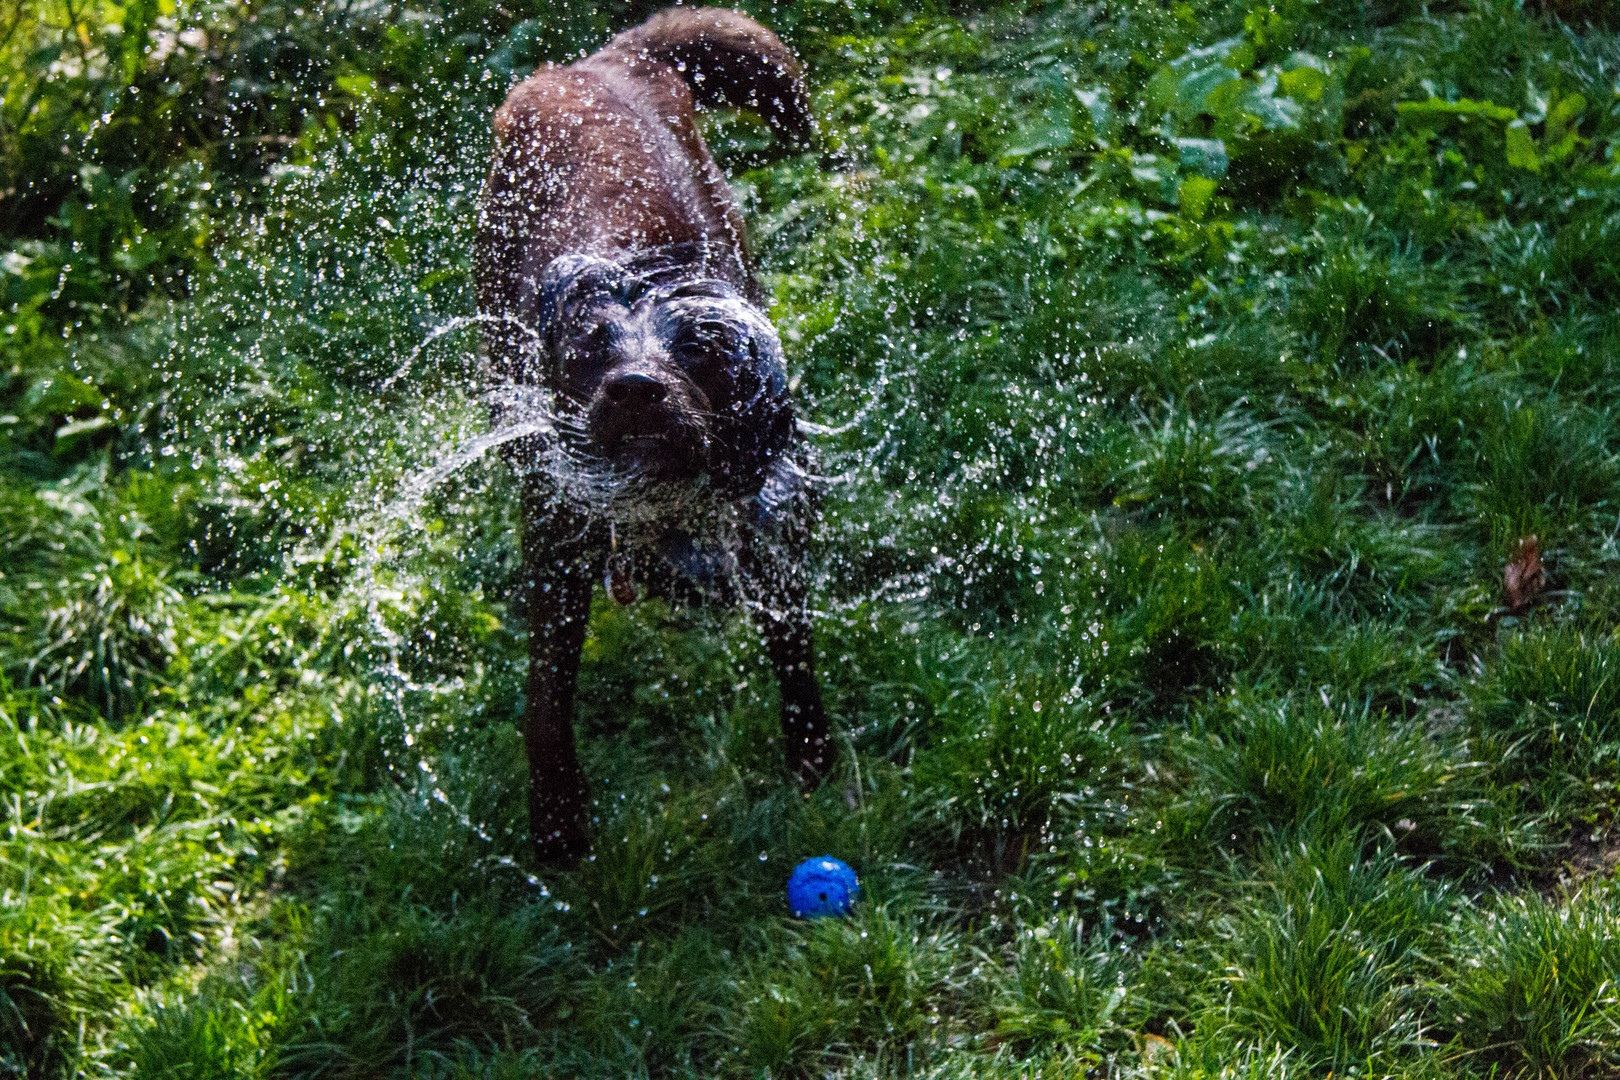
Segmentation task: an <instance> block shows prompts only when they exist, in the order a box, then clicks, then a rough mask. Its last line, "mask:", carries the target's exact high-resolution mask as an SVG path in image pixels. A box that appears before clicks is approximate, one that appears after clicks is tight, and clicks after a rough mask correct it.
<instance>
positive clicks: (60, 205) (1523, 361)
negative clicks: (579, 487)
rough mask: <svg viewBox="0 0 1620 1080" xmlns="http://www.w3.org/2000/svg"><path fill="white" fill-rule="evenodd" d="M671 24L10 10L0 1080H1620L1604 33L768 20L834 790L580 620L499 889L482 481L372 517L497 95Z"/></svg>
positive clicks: (507, 719) (467, 351) (751, 151)
mask: <svg viewBox="0 0 1620 1080" xmlns="http://www.w3.org/2000/svg"><path fill="white" fill-rule="evenodd" d="M8 10H9V9H8ZM650 10H651V5H648V4H644V3H639V2H638V3H627V2H616V3H613V4H608V5H597V6H595V7H593V8H592V9H591V10H590V11H588V12H587V11H585V10H584V9H580V10H575V9H574V7H573V6H572V5H562V6H557V5H550V6H547V5H537V4H532V3H529V4H523V3H520V4H518V5H517V6H516V7H513V6H511V5H508V6H506V7H501V6H494V5H490V6H486V5H484V4H482V3H471V4H461V5H450V6H439V5H433V4H429V5H427V6H424V7H420V8H413V9H409V10H406V9H404V8H391V9H387V10H384V9H380V8H373V7H364V9H363V10H362V6H360V5H354V6H351V7H348V8H343V9H342V10H339V9H337V8H331V9H322V10H320V11H316V10H315V9H309V10H306V9H305V8H294V7H283V6H281V5H280V4H279V3H272V2H269V0H266V2H264V3H255V4H252V5H243V4H224V3H221V4H215V5H204V6H201V7H186V8H184V9H176V10H175V11H174V12H172V13H171V12H169V10H168V9H167V8H162V7H161V6H152V5H147V6H141V5H131V6H128V7H114V6H111V5H90V6H87V7H81V6H79V5H75V6H74V7H73V8H72V9H69V8H67V7H66V6H65V5H58V4H56V3H54V2H50V3H47V2H43V0H42V2H41V3H38V4H24V5H22V6H21V7H19V8H17V11H16V14H17V16H18V17H17V20H16V26H15V29H13V30H12V31H11V32H10V36H9V37H8V36H5V35H4V32H3V31H0V58H4V60H5V68H4V70H5V71H7V72H8V74H7V75H5V76H4V77H3V78H0V151H3V154H0V156H3V157H4V161H5V164H4V167H3V169H0V242H3V244H4V250H3V251H0V397H3V398H4V400H3V401H0V459H3V461H4V469H3V479H0V549H3V550H4V552H5V558H4V560H3V564H0V825H3V827H0V1076H4V1077H9V1076H18V1077H28V1078H29V1080H36V1078H39V1080H44V1078H56V1077H67V1076H86V1077H90V1076H140V1077H147V1076H152V1077H158V1076H162V1077H168V1076H175V1077H196V1078H204V1077H263V1078H283V1077H286V1078H290V1077H383V1076H391V1077H434V1078H452V1077H454V1078H462V1077H466V1078H472V1077H480V1078H485V1077H488V1078H496V1077H529V1076H535V1075H540V1076H555V1077H574V1076H581V1077H583V1076H694V1077H697V1076H703V1077H709V1076H739V1077H764V1076H772V1077H789V1076H806V1077H808V1076H826V1075H833V1076H842V1077H880V1076H882V1077H887V1076H896V1077H933V1078H939V1080H947V1078H968V1077H979V1078H999V1080H1006V1078H1012V1077H1035V1076H1072V1077H1082V1076H1104V1075H1106V1076H1115V1077H1122V1078H1126V1077H1142V1078H1144V1080H1145V1078H1161V1077H1162V1078H1175V1080H1194V1078H1197V1080H1215V1078H1222V1080H1225V1078H1231V1080H1238V1078H1257V1080H1258V1078H1262V1077H1267V1078H1270V1077H1327V1076H1330V1075H1331V1076H1367V1077H1384V1076H1392V1077H1393V1076H1399V1077H1423V1078H1430V1077H1447V1078H1457V1080H1460V1078H1465V1077H1481V1078H1484V1077H1496V1078H1507V1077H1532V1076H1534V1077H1557V1078H1566V1077H1567V1078H1571V1080H1573V1078H1576V1077H1585V1076H1598V1075H1605V1074H1606V1073H1607V1072H1609V1071H1612V1070H1613V1069H1614V1068H1615V1067H1617V1065H1620V1004H1617V998H1616V990H1615V987H1616V985H1617V984H1620V946H1617V945H1616V942H1620V907H1617V904H1616V894H1615V889H1616V885H1615V884H1614V880H1613V879H1614V876H1615V865H1616V861H1617V860H1616V855H1615V853H1616V851H1617V850H1620V834H1617V832H1616V814H1615V808H1616V803H1617V794H1616V793H1617V790H1620V789H1617V785H1620V767H1617V762H1620V756H1617V755H1620V651H1617V649H1620V646H1617V644H1616V642H1617V637H1616V634H1617V628H1620V583H1617V578H1616V575H1615V574H1613V573H1611V571H1614V570H1616V569H1617V568H1620V540H1617V537H1620V499H1617V497H1616V494H1615V492H1616V484H1617V482H1620V420H1617V413H1616V410H1617V409H1620V392H1617V390H1616V387H1617V386H1620V380H1617V374H1620V315H1617V314H1616V312H1617V305H1620V96H1617V93H1616V90H1615V77H1616V72H1617V71H1620V39H1617V37H1616V36H1615V32H1616V28H1617V27H1620V14H1617V13H1616V11H1615V8H1614V5H1613V3H1612V2H1609V0H1585V2H1583V3H1579V4H1577V3H1574V2H1573V0H1572V2H1569V3H1564V2H1559V3H1550V4H1547V5H1536V4H1532V5H1521V4H1517V3H1510V2H1507V0H1450V2H1447V3H1444V4H1429V5H1418V4H1410V3H1402V2H1384V0H1380V2H1376V3H1372V2H1362V0H1286V2H1282V3H1275V4H1246V3H1243V2H1240V0H1210V2H1204V0H1198V2H1191V3H1185V4H1174V5H1164V4H1158V3H1147V2H1140V3H1139V2H1135V0H1109V2H1106V3H1103V4H1100V5H1094V6H1080V5H1074V4H1067V3H1058V2H1054V3H1037V2H1031V3H998V4H994V5H991V6H990V7H989V8H987V9H983V10H981V9H980V8H979V7H972V6H969V5H958V6H953V5H950V4H944V3H940V4H925V5H899V4H890V3H886V2H874V3H871V4H866V5H857V4H835V3H831V2H821V0H815V2H812V3H808V4H795V5H791V6H788V5H783V6H779V7H778V8H777V9H775V10H770V9H766V8H759V9H757V10H756V14H758V15H759V16H760V17H761V18H763V19H764V20H765V21H767V22H769V23H771V24H772V25H773V26H775V27H776V28H777V29H778V30H779V31H780V32H781V33H782V34H783V35H784V37H786V38H787V39H788V40H789V41H790V42H791V43H792V44H793V46H794V47H795V48H796V49H797V50H798V51H799V53H800V55H801V56H802V57H803V58H804V59H805V61H806V64H807V68H808V70H809V73H810V81H811V86H812V90H813V94H814V101H815V111H816V115H817V117H818V121H819V123H820V125H821V128H822V133H823V138H824V143H825V145H824V146H823V147H822V148H821V149H820V151H819V152H817V153H812V154H805V155H801V156H784V155H783V154H782V153H781V152H780V151H778V150H777V149H775V148H774V147H773V146H772V145H771V142H770V137H769V134H768V133H767V132H765V131H764V130H763V129H762V128H761V127H760V126H759V125H758V124H757V123H755V122H754V121H752V120H751V119H750V118H748V117H745V116H735V115H721V116H711V117H708V118H706V120H705V123H706V124H707V130H708V132H709V137H710V140H711V143H712V145H713V147H714V149H715V151H716V154H717V157H718V158H719V159H720V160H721V163H722V165H723V166H724V167H725V168H726V169H727V171H728V174H729V175H730V177H731V179H732V182H733V185H734V188H735V190H736V192H737V195H738V198H739V200H740V202H741V204H742V206H743V208H744V211H745V214H746V216H747V217H748V219H749V223H750V228H751V230H752V235H753V236H754V238H755V241H756V249H757V251H758V253H759V258H760V263H761V276H762V278H763V280H764V281H765V283H766V284H767V286H768V288H769V290H770V292H771V294H772V295H773V297H774V300H773V305H772V309H771V315H772V318H773V319H774V320H775V322H776V323H777V325H778V326H779V327H780V328H781V331H782V336H783V340H784V344H785V346H786V348H787V351H788V354H789V361H790V368H791V370H792V374H793V376H794V378H795V379H796V380H797V393H798V397H799V400H800V401H801V403H802V406H803V411H804V413H805V415H806V417H807V418H808V419H811V420H814V421H816V422H818V423H820V424H823V425H826V426H827V427H830V428H834V429H836V430H837V431H838V432H839V433H837V434H834V435H829V436H822V437H818V438H817V439H816V440H815V443H816V447H817V450H818V452H819V453H820V455H821V461H820V463H819V465H818V466H817V473H818V474H819V475H822V476H824V477H826V478H827V481H826V483H825V484H824V486H823V491H822V500H823V513H824V520H823V523H822V527H821V529H820V532H819V535H818V537H817V540H816V542H815V550H814V551H813V552H812V556H811V563H812V576H813V580H814V596H813V604H814V607H815V609H816V611H817V618H816V622H817V634H818V644H819V647H820V649H821V656H820V671H821V677H822V681H823V685H824V687H825V691H826V694H827V698H828V701H829V706H830V709H831V711H832V714H833V716H834V718H835V723H836V729H837V737H838V739H839V740H840V743H841V746H842V748H843V751H844V753H843V755H842V757H841V759H840V764H839V766H838V769H837V770H836V772H835V774H834V776H833V777H832V778H831V779H830V780H829V782H828V783H827V784H826V785H824V787H823V788H822V789H821V790H819V791H817V792H815V793H813V794H812V795H810V796H808V797H806V796H804V795H802V794H801V793H799V792H798V790H797V788H796V787H795V786H794V785H793V784H792V782H791V781H790V780H789V778H788V777H787V775H786V774H785V772H784V770H783V767H782V760H781V751H780V748H779V746H778V733H777V701H776V688H775V686H774V684H773V682H772V679H771V677H770V672H769V667H768V664H767V663H766V661H765V657H764V651H763V649H762V648H761V643H760V642H759V641H758V639H757V637H756V635H755V633H754V632H753V630H752V629H751V628H750V626H749V625H748V623H747V620H746V619H744V618H742V617H740V616H739V615H737V614H736V613H726V612H704V611H698V612H693V611H672V610H670V609H669V608H668V607H667V606H665V605H663V604H662V603H656V602H644V603H641V604H638V605H636V606H633V607H628V608H624V607H619V606H617V605H616V604H614V603H613V602H611V601H610V600H609V599H608V598H606V597H605V596H599V597H598V598H597V600H596V602H595V604H594V606H593V609H592V613H591V623H590V634H589V638H588V640H587V643H586V648H585V654H584V659H583V664H582V671H581V676H580V723H579V742H580V750H581V757H582V760H583V761H584V763H585V767H586V771H587V773H588V774H589V776H590V778H591V783H592V791H593V795H594V798H595V804H594V807H593V812H592V818H593V821H592V827H593V830H594V835H595V837H596V849H595V853H594V855H593V856H592V857H591V858H590V859H589V860H587V861H585V862H582V863H581V864H580V865H579V866H578V867H576V868H574V869H572V870H568V871H553V870H541V869H539V868H536V867H534V866H532V865H530V863H529V854H528V846H527V837H526V832H525V830H526V822H525V811H524V784H525V782H526V778H525V772H524V768H523V755H522V743H521V738H520V735H519V728H518V720H519V717H520V714H521V690H522V683H523V673H524V668H525V664H526V642H525V640H524V633H525V631H524V620H523V616H522V612H521V610H520V605H519V604H518V603H517V602H516V598H515V595H514V594H515V587H516V581H517V575H516V548H517V532H518V522H517V519H516V505H517V499H516V497H515V485H514V483H513V480H512V478H511V477H510V476H509V475H507V473H506V472H505V469H504V467H503V466H502V465H500V464H499V463H498V462H494V461H487V462H479V463H476V464H473V465H471V466H468V467H467V468H465V469H463V470H461V471H460V472H458V473H456V474H455V475H454V476H453V477H452V478H450V479H449V480H447V481H446V482H445V483H443V484H441V485H439V486H438V487H437V488H435V489H434V490H433V491H432V492H430V493H429V494H428V495H427V496H426V497H425V498H423V499H421V500H419V501H417V502H402V501H401V492H402V490H403V485H404V483H405V481H406V479H407V478H408V477H409V476H410V475H411V474H412V473H414V472H416V471H417V470H420V469H422V468H425V467H427V466H428V465H430V464H432V463H434V462H435V461H438V460H440V459H441V458H442V456H443V455H444V454H445V453H447V452H448V451H449V450H450V449H451V448H453V447H454V446H455V445H456V444H457V443H458V442H460V441H461V440H463V439H465V438H467V437H468V436H470V435H473V434H476V433H478V432H479V431H481V430H483V425H484V423H485V420H484V414H483V409H482V407H481V406H480V404H479V403H478V401H477V392H478V386H477V385H476V379H475V378H474V376H473V374H472V373H473V372H475V370H476V363H475V360H476V357H475V354H474V340H475V338H474V335H475V330H474V329H471V328H462V329H455V328H454V327H452V326H451V324H450V320H452V319H454V318H455V317H457V316H461V315H466V314H468V313H469V312H470V311H471V307H472V298H471V288H470V280H469V271H470V238H471V232H472V223H473V211H474V202H475V198H476V193H477V190H478V185H479V183H480V182H481V172H482V169H483V167H484V162H485V160H486V158H487V153H488V137H487V124H488V115H489V112H490V111H491V109H492V108H493V107H494V105H495V104H496V103H498V101H499V100H500V98H501V97H502V95H503V94H504V93H505V91H506V89H507V88H508V87H509V86H510V85H511V83H512V81H513V80H514V79H516V78H520V77H522V76H523V75H524V74H526V73H527V72H528V71H529V70H530V69H532V67H533V66H534V65H535V64H536V63H539V62H541V61H543V60H547V59H565V58H567V57H569V56H571V55H577V54H578V50H580V49H587V50H588V49H590V48H594V47H595V46H596V45H597V44H598V43H600V42H601V41H602V40H603V39H604V37H605V36H606V34H608V33H609V32H610V31H611V30H612V29H614V28H616V27H619V26H623V25H627V24H629V23H631V22H634V21H636V20H638V19H640V18H642V17H644V16H645V15H646V14H647V13H648V12H649V11H650ZM0 14H3V13H0ZM1559 16H1561V17H1563V18H1565V19H1567V20H1568V22H1559V21H1558V17H1559ZM9 18H10V16H9V15H4V19H9ZM169 20H173V21H172V24H171V22H170V21H169ZM10 25H11V24H10V22H0V27H3V26H10ZM193 30H197V31H206V34H205V35H204V36H199V35H198V34H196V33H190V32H189V31H193ZM181 31H187V32H186V33H181ZM53 64H54V65H55V66H54V67H53V66H52V65H53ZM219 87H229V88H230V89H229V92H228V93H226V92H224V91H220V90H218V88H219ZM439 328H447V329H446V332H445V333H444V335H443V336H440V337H437V338H434V339H433V340H432V341H431V343H426V344H424V343H425V342H427V340H428V336H429V335H430V334H431V333H433V332H434V331H435V330H436V329H439ZM419 347H420V349H419ZM418 349H419V351H418ZM408 358H410V359H411V364H410V367H409V370H408V371H407V372H406V373H405V376H404V377H403V378H401V379H400V380H398V382H397V383H394V384H389V385H388V386H387V387H386V388H385V386H384V382H385V380H387V379H388V378H389V377H390V376H392V375H394V374H395V373H396V372H398V371H399V370H400V369H401V366H402V364H404V363H405V361H406V360H407V359H408ZM1532 534H1533V535H1536V536H1537V537H1539V540H1540V546H1541V550H1542V551H1543V552H1544V555H1545V559H1546V568H1547V571H1548V579H1547V580H1548V589H1547V591H1546V593H1545V594H1544V595H1543V596H1542V597H1541V598H1540V599H1539V600H1538V602H1536V603H1535V604H1533V605H1531V606H1529V607H1528V608H1527V609H1525V610H1520V611H1509V610H1507V609H1506V607H1505V606H1504V600H1503V596H1502V571H1503V567H1504V565H1505V563H1506V561H1507V560H1508V559H1509V558H1511V557H1512V556H1513V555H1514V553H1515V552H1516V551H1517V550H1518V545H1519V542H1520V540H1521V539H1522V538H1524V537H1526V536H1529V535H1532ZM822 853H830V854H833V855H836V856H838V857H840V858H843V859H845V860H847V861H848V862H849V863H850V864H851V865H852V866H854V867H855V869H856V870H857V871H858V872H859V874H860V876H861V881H862V888H863V895H862V899H861V901H860V903H859V904H858V905H857V907H856V909H855V910H854V912H853V913H852V914H851V915H850V916H849V917H848V918H847V919H840V920H821V921H814V922H804V921H799V920H795V919H793V918H791V917H790V916H789V914H788V912H787V910H786V906H785V902H784V900H783V888H784V883H785V880H786V877H787V875H788V873H789V871H790V870H791V868H792V866H793V865H794V864H795V863H796V862H797V861H799V860H800V859H802V858H805V857H808V856H812V855H819V854H822Z"/></svg>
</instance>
